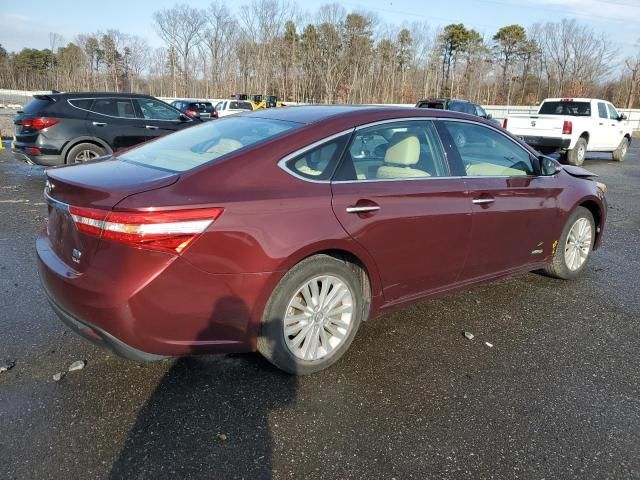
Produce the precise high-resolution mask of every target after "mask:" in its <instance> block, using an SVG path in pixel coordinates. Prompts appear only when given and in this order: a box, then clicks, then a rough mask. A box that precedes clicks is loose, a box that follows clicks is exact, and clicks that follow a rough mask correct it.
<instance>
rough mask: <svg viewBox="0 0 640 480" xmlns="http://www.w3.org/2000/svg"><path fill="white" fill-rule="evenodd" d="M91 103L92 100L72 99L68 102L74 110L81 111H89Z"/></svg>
mask: <svg viewBox="0 0 640 480" xmlns="http://www.w3.org/2000/svg"><path fill="white" fill-rule="evenodd" d="M92 102H93V98H72V99H70V100H69V103H70V104H71V105H73V106H74V107H76V108H81V109H83V110H89V109H91V103H92Z"/></svg>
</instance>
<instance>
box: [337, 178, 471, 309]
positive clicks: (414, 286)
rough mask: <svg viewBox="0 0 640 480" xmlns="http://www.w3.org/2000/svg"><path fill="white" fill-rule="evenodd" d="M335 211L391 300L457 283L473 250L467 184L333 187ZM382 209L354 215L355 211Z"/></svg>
mask: <svg viewBox="0 0 640 480" xmlns="http://www.w3.org/2000/svg"><path fill="white" fill-rule="evenodd" d="M332 191H333V203H332V205H333V211H334V213H335V214H336V217H338V220H339V221H340V223H341V224H342V226H343V227H344V228H345V230H346V231H347V232H348V233H349V235H351V237H352V238H354V239H355V240H356V241H357V242H359V243H360V244H361V245H362V246H363V247H364V248H365V249H367V251H368V252H369V253H370V254H371V255H372V256H373V258H374V259H375V261H376V264H377V266H378V270H379V272H380V276H381V280H382V283H383V288H384V296H385V300H387V301H394V300H398V299H400V298H402V297H408V296H412V295H419V294H420V293H423V292H427V291H430V290H434V289H438V288H439V287H443V286H446V285H450V284H452V283H454V282H455V281H456V280H457V278H458V275H459V273H460V271H461V269H462V266H463V264H464V261H465V257H466V254H467V249H468V247H469V239H470V229H471V207H470V205H469V199H468V197H467V194H466V193H465V191H464V180H462V179H444V178H442V179H424V180H405V181H389V182H355V183H334V184H333V185H332ZM367 206H374V207H379V209H377V210H373V211H365V212H362V213H358V212H352V213H349V212H348V211H347V209H351V208H353V207H356V208H357V207H367Z"/></svg>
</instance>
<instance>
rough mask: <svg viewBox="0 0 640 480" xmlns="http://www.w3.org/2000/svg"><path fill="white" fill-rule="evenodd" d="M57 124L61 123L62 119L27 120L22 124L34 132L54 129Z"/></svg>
mask: <svg viewBox="0 0 640 480" xmlns="http://www.w3.org/2000/svg"><path fill="white" fill-rule="evenodd" d="M57 123H60V119H59V118H51V117H36V118H25V119H24V120H22V121H21V122H20V124H21V125H22V126H23V127H27V128H31V129H33V130H43V129H45V128H49V127H52V126H53V125H55V124H57Z"/></svg>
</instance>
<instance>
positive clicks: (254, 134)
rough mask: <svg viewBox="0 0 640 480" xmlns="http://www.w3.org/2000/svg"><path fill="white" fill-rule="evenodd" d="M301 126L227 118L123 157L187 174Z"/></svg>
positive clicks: (170, 136)
mask: <svg viewBox="0 0 640 480" xmlns="http://www.w3.org/2000/svg"><path fill="white" fill-rule="evenodd" d="M300 126H301V124H299V123H294V122H284V121H281V120H270V119H266V118H250V117H249V118H247V117H231V118H225V119H221V120H218V121H215V122H206V123H203V124H202V125H198V126H195V127H190V128H186V129H184V130H180V131H178V132H176V133H173V134H171V135H167V136H166V137H162V138H160V139H158V140H156V141H154V142H151V143H148V144H145V145H141V146H140V147H137V148H134V149H132V150H129V151H127V152H126V153H124V154H123V155H121V156H120V157H119V158H120V159H121V160H125V161H130V162H134V163H140V164H142V165H147V166H149V167H157V168H162V169H164V170H170V171H172V172H184V171H187V170H191V169H192V168H196V167H199V166H200V165H204V164H205V163H209V162H213V161H215V160H217V159H219V158H221V157H223V156H225V155H227V154H229V153H233V152H235V151H236V150H240V149H241V148H245V147H248V146H251V145H255V144H257V143H261V142H264V141H266V140H269V139H271V138H273V137H275V136H277V135H280V134H282V133H284V132H286V131H288V130H292V129H294V128H298V127H300Z"/></svg>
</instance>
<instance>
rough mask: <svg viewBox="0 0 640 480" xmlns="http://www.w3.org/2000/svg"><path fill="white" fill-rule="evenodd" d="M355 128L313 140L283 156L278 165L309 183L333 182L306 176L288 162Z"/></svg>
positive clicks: (351, 131)
mask: <svg viewBox="0 0 640 480" xmlns="http://www.w3.org/2000/svg"><path fill="white" fill-rule="evenodd" d="M354 130H355V129H354V128H349V129H348V130H343V131H342V132H339V133H334V134H333V135H330V136H328V137H324V138H321V139H320V140H318V141H316V142H313V143H311V144H309V145H307V146H305V147H302V148H300V149H298V150H296V151H295V152H292V153H290V154H288V155H287V156H286V157H283V158H282V159H280V161H279V162H278V167H280V168H281V169H282V170H284V171H285V172H287V173H288V174H289V175H291V176H292V177H296V178H298V179H300V180H304V181H305V182H309V183H331V179H328V180H314V179H312V178H309V177H304V176H302V175H300V174H299V173H298V172H296V171H294V170H292V169H290V168H288V167H287V162H288V161H289V160H293V159H294V158H295V157H298V156H300V155H302V154H303V153H305V152H308V151H309V150H313V149H314V148H316V147H319V146H321V145H322V144H324V143H328V142H330V141H331V140H335V139H336V138H340V137H342V136H343V135H347V134H349V133H353V132H354Z"/></svg>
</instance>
